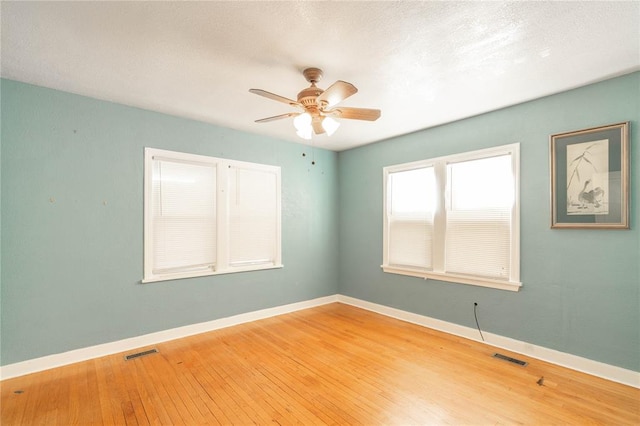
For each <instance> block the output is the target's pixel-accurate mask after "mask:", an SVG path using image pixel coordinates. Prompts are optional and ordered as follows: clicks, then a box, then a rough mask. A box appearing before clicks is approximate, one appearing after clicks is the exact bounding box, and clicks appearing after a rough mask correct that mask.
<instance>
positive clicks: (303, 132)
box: [296, 127, 312, 140]
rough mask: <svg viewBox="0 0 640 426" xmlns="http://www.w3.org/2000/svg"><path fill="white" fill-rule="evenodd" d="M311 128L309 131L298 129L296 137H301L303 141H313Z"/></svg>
mask: <svg viewBox="0 0 640 426" xmlns="http://www.w3.org/2000/svg"><path fill="white" fill-rule="evenodd" d="M311 133H312V132H311V127H309V128H308V129H298V130H296V135H298V136H300V137H301V138H302V139H306V140H310V139H311Z"/></svg>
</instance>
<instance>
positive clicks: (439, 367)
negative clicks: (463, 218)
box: [0, 303, 640, 426]
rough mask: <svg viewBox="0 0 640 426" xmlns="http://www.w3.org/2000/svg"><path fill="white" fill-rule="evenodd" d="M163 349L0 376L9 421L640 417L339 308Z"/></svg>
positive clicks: (413, 329) (435, 335)
mask: <svg viewBox="0 0 640 426" xmlns="http://www.w3.org/2000/svg"><path fill="white" fill-rule="evenodd" d="M155 347H156V348H157V349H158V350H159V353H157V354H152V355H148V356H143V357H140V358H136V359H134V360H130V361H125V360H124V357H123V354H116V355H110V356H107V357H103V358H99V359H96V360H91V361H86V362H83V363H78V364H74V365H70V366H65V367H61V368H57V369H53V370H49V371H44V372H41V373H35V374H31V375H27V376H24V377H18V378H14V379H9V380H5V381H3V382H1V383H0V386H1V389H0V393H1V403H2V406H1V418H0V420H1V423H2V425H3V426H5V425H9V426H12V425H37V424H43V425H68V424H78V425H91V424H104V425H149V424H159V425H173V424H184V425H187V424H189V425H191V424H202V425H208V424H211V425H230V424H242V425H245V424H260V425H264V424H274V425H282V426H284V425H296V424H298V425H300V424H302V425H321V424H322V425H345V424H349V425H382V424H384V425H417V424H497V425H500V424H532V425H538V424H571V425H582V424H612V425H613V424H615V425H635V424H640V389H635V388H632V387H629V386H624V385H621V384H618V383H613V382H610V381H607V380H604V379H600V378H597V377H593V376H589V375H587V374H584V373H579V372H576V371H572V370H569V369H566V368H563V367H559V366H557V365H552V364H548V363H545V362H542V361H539V360H536V359H529V358H527V357H524V356H522V355H518V354H513V353H510V352H508V351H504V350H498V349H496V348H492V347H491V346H488V345H485V344H482V343H478V342H474V341H470V340H467V339H463V338H461V337H456V336H451V335H447V334H445V333H440V332H437V331H434V330H430V329H428V328H424V327H421V326H418V325H415V324H409V323H406V322H403V321H399V320H396V319H393V318H388V317H384V316H381V315H378V314H375V313H372V312H369V311H365V310H362V309H358V308H355V307H352V306H348V305H344V304H339V303H334V304H329V305H324V306H320V307H316V308H312V309H307V310H303V311H298V312H294V313H291V314H287V315H282V316H278V317H273V318H268V319H265V320H260V321H256V322H253V323H248V324H243V325H239V326H235V327H229V328H225V329H221V330H216V331H213V332H209V333H204V334H201V335H197V336H192V337H188V338H184V339H179V340H175V341H171V342H166V343H162V344H158V345H156V346H155ZM144 349H146V348H141V350H144ZM494 352H500V353H503V354H505V355H507V356H512V357H516V358H519V359H523V360H524V361H526V362H528V363H529V364H528V365H527V366H526V367H521V366H517V365H513V364H511V363H508V362H505V361H502V360H499V359H496V358H494V357H493V356H492V355H493V353H494Z"/></svg>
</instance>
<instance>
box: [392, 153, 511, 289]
mask: <svg viewBox="0 0 640 426" xmlns="http://www.w3.org/2000/svg"><path fill="white" fill-rule="evenodd" d="M518 168H519V145H517V144H514V145H506V146H502V147H496V148H490V149H486V150H481V151H474V152H469V153H464V154H457V155H452V156H447V157H439V158H434V159H429V160H423V161H417V162H413V163H407V164H399V165H395V166H389V167H385V169H384V177H385V180H384V182H385V187H384V190H385V197H384V198H385V209H384V212H385V217H384V228H383V232H384V250H383V265H382V267H383V269H384V271H385V272H391V273H398V274H404V275H411V276H418V277H423V278H433V279H438V280H442V281H451V282H460V283H464V284H475V285H481V286H487V287H494V288H501V289H508V290H517V289H518V288H519V287H520V286H521V283H520V282H519V280H520V277H519V201H518V200H519V197H518V186H519V183H518V176H519V170H518Z"/></svg>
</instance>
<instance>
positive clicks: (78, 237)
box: [0, 80, 338, 365]
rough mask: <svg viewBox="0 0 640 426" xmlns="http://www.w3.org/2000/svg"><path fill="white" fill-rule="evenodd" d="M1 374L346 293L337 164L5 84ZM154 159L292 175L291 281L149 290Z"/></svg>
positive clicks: (228, 133)
mask: <svg viewBox="0 0 640 426" xmlns="http://www.w3.org/2000/svg"><path fill="white" fill-rule="evenodd" d="M1 91H2V97H1V108H2V154H1V161H2V163H1V166H2V168H1V181H0V182H1V185H2V187H1V192H0V194H1V196H2V199H1V203H2V222H1V227H2V229H1V236H2V258H1V280H2V281H1V286H2V288H1V291H2V292H1V302H2V303H1V315H2V318H1V319H2V322H1V327H2V328H1V333H2V334H1V337H2V349H1V350H2V352H1V354H0V355H1V364H2V365H6V364H11V363H15V362H19V361H24V360H28V359H32V358H37V357H41V356H45V355H49V354H54V353H60V352H64V351H68V350H72V349H76V348H82V347H87V346H91V345H96V344H100V343H106V342H112V341H116V340H120V339H124V338H128V337H133V336H138V335H142V334H146V333H151V332H155V331H160V330H166V329H170V328H174V327H179V326H183V325H188V324H193V323H199V322H203V321H209V320H213V319H217V318H222V317H228V316H230V315H234V314H239V313H244V312H250V311H254V310H258V309H263V308H269V307H273V306H280V305H284V304H288V303H293V302H298V301H303V300H309V299H313V298H317V297H322V296H327V295H332V294H335V293H337V291H338V287H337V283H338V277H337V269H336V268H335V267H332V266H334V265H336V264H337V255H338V245H337V225H338V216H337V215H338V209H337V195H338V181H337V176H338V173H337V157H338V155H337V154H336V153H334V152H330V151H325V150H318V149H316V151H315V159H316V162H317V164H316V165H315V166H311V164H310V160H309V158H310V157H309V156H307V157H304V158H303V156H302V154H303V153H307V155H309V154H310V149H309V148H308V147H306V146H302V145H299V144H294V143H287V142H283V141H279V140H274V139H269V138H265V137H260V136H257V135H251V134H246V133H242V132H239V131H234V130H231V129H226V128H220V127H216V126H214V125H211V124H205V123H201V122H196V121H190V120H186V119H181V118H177V117H171V116H167V115H163V114H159V113H154V112H149V111H144V110H140V109H136V108H130V107H126V106H122V105H117V104H113V103H109V102H103V101H98V100H95V99H90V98H86V97H81V96H76V95H72V94H68V93H63V92H59V91H54V90H49V89H44V88H40V87H35V86H30V85H26V84H22V83H18V82H14V81H8V80H2V81H1ZM145 146H148V147H154V148H161V149H169V150H175V151H183V152H190V153H195V154H202V155H211V156H215V157H225V158H231V159H235V160H242V161H251V162H258V163H264V164H273V165H278V166H281V167H282V193H283V196H282V197H283V211H282V228H283V235H282V255H283V263H284V265H285V267H284V268H283V269H276V270H268V271H260V272H248V273H240V274H231V275H221V276H215V277H204V278H192V279H185V280H176V281H165V282H159V283H151V284H141V283H140V280H141V278H142V259H143V254H142V238H143V227H142V226H143V160H144V152H143V148H144V147H145Z"/></svg>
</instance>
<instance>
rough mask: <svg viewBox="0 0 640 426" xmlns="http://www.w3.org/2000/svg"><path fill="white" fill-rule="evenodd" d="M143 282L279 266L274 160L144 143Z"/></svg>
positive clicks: (277, 170) (277, 181)
mask: <svg viewBox="0 0 640 426" xmlns="http://www.w3.org/2000/svg"><path fill="white" fill-rule="evenodd" d="M144 225H145V235H144V262H145V264H144V278H143V282H151V281H160V280H166V279H176V278H187V277H195V276H202V275H213V274H224V273H231V272H241V271H252V270H258V269H268V268H278V267H282V264H281V254H280V253H281V248H280V244H281V242H280V241H281V238H280V168H279V167H275V166H267V165H262V164H255V163H248V162H241V161H233V160H226V159H221V158H214V157H207V156H200V155H193V154H187V153H179V152H172V151H164V150H157V149H152V148H146V149H145V223H144Z"/></svg>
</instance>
